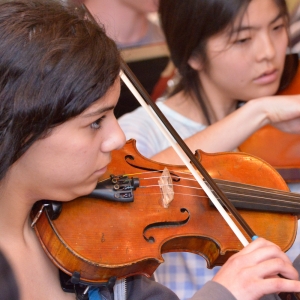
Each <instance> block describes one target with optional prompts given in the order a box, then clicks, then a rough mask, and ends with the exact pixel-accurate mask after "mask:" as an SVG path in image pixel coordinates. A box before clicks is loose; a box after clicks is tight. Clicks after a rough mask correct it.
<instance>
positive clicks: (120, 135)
mask: <svg viewBox="0 0 300 300" xmlns="http://www.w3.org/2000/svg"><path fill="white" fill-rule="evenodd" d="M125 142H126V138H125V134H124V132H123V130H122V129H121V127H120V125H119V123H118V121H117V120H116V119H114V121H113V122H112V124H111V126H110V127H109V129H108V132H107V139H105V140H104V141H103V142H102V146H101V150H102V151H103V152H111V151H113V150H117V149H121V148H122V147H123V146H124V144H125Z"/></svg>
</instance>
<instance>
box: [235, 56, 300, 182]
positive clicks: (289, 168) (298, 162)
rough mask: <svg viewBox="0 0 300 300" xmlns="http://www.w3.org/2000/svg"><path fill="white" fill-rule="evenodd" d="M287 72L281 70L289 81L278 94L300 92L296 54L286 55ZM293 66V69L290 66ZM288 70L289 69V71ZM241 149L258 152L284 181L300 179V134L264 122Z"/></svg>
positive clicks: (256, 154) (299, 68) (247, 151)
mask: <svg viewBox="0 0 300 300" xmlns="http://www.w3.org/2000/svg"><path fill="white" fill-rule="evenodd" d="M288 57H289V58H290V60H289V63H286V69H287V68H289V70H286V72H285V73H284V74H283V77H287V78H285V79H286V80H285V81H287V82H289V81H291V82H289V83H288V84H286V87H285V88H283V89H282V90H281V91H280V92H278V93H277V94H278V95H296V94H300V67H298V55H293V56H288ZM295 67H296V70H293V68H295ZM288 71H289V72H288ZM239 150H240V151H241V152H246V153H249V154H252V155H255V156H258V157H260V158H262V159H263V160H265V161H266V162H268V163H270V164H271V165H272V166H273V167H274V168H275V169H276V170H277V171H278V172H279V173H280V175H281V176H282V177H283V178H284V179H285V181H286V182H299V181H300V134H292V133H287V132H283V131H280V130H279V129H277V128H275V127H274V126H271V125H267V126H264V127H262V128H261V129H259V130H258V131H256V132H255V133H254V134H253V135H251V136H250V137H249V138H248V139H247V140H246V141H245V142H244V143H242V144H241V145H240V147H239Z"/></svg>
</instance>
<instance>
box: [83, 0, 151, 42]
mask: <svg viewBox="0 0 300 300" xmlns="http://www.w3.org/2000/svg"><path fill="white" fill-rule="evenodd" d="M86 6H87V8H88V9H89V10H90V11H91V13H92V14H93V15H94V16H95V17H96V19H97V21H99V22H100V23H103V24H104V26H105V29H106V33H107V34H108V36H110V37H111V38H112V39H113V40H115V41H116V42H117V43H119V44H124V45H126V44H131V43H135V42H137V41H139V40H140V39H141V38H142V37H143V36H144V35H145V34H146V32H147V29H148V22H149V21H148V19H147V16H146V15H145V14H143V13H139V12H138V11H135V10H134V9H132V8H130V7H128V6H125V5H123V4H122V3H119V2H116V1H112V0H98V1H97V2H96V1H93V0H87V1H86Z"/></svg>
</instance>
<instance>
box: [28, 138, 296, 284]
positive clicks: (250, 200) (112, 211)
mask: <svg viewBox="0 0 300 300" xmlns="http://www.w3.org/2000/svg"><path fill="white" fill-rule="evenodd" d="M196 156H197V159H198V160H199V161H201V163H202V164H203V165H204V166H205V168H206V169H207V171H208V172H209V174H210V175H211V176H212V177H213V178H214V179H215V181H216V183H217V184H218V186H219V187H220V188H221V189H222V191H223V192H224V193H225V194H226V196H227V197H228V198H229V199H230V200H231V201H232V202H233V203H234V204H235V206H237V207H242V209H239V212H240V213H241V215H242V216H243V217H244V219H245V220H246V221H247V223H249V225H250V226H251V228H253V229H254V231H255V232H257V234H258V235H259V236H261V237H264V238H266V239H268V240H270V241H272V242H274V243H276V244H278V245H279V246H280V247H281V249H282V250H283V251H287V250H288V249H289V248H290V247H291V246H292V244H293V242H294V239H295V236H296V231H297V216H295V215H294V214H292V212H293V213H295V214H299V213H300V195H298V194H293V193H290V192H288V187H287V185H286V183H285V181H284V180H283V179H282V178H281V176H280V175H279V174H278V173H277V172H276V171H275V170H274V168H272V167H271V166H270V165H269V164H268V163H265V162H264V161H262V160H261V159H259V158H257V157H253V156H251V155H246V154H244V153H218V154H206V153H204V152H201V151H200V150H198V151H197V153H196ZM165 168H167V170H168V171H169V173H170V175H169V176H167V178H168V180H170V181H164V182H165V184H164V185H160V184H159V181H160V180H161V178H162V172H163V170H164V169H165ZM164 187H168V188H172V190H173V196H172V192H170V191H168V190H165V189H164ZM169 196H170V198H172V199H171V200H172V201H171V202H170V203H169V205H168V207H167V206H166V205H165V204H163V202H162V199H165V198H168V197H169ZM55 206H58V207H59V208H58V209H56V208H55ZM43 207H44V209H42V208H43ZM36 215H39V218H38V220H37V221H36V224H35V227H34V228H35V231H36V234H37V236H38V238H39V240H40V242H41V244H42V246H43V248H44V250H45V251H46V253H47V255H48V256H49V257H50V259H51V260H52V261H53V263H54V264H55V265H56V266H57V267H58V268H59V269H60V270H62V271H63V272H64V273H66V274H68V275H70V276H71V277H74V274H77V278H78V280H79V281H80V282H82V283H88V284H98V283H101V282H107V281H109V280H110V278H112V277H113V278H124V277H127V276H131V275H136V274H144V275H146V276H150V275H151V274H152V273H153V272H154V271H155V270H156V268H157V267H158V266H159V265H160V264H161V263H163V258H162V253H166V252H174V251H180V252H182V251H188V252H193V253H197V254H199V255H201V256H203V257H204V258H205V259H206V261H207V265H208V267H209V268H212V267H214V266H216V265H222V264H224V263H225V261H226V260H227V259H228V258H229V257H230V256H231V255H232V254H234V253H236V252H237V251H239V250H241V249H242V248H243V245H242V244H241V242H240V241H239V240H238V239H237V237H236V236H235V235H234V233H233V232H232V230H231V229H230V228H229V226H228V225H227V224H226V222H225V221H224V220H223V218H222V217H221V215H220V214H219V212H218V211H217V210H216V209H215V208H214V207H213V206H211V205H210V200H209V199H208V198H207V196H206V194H205V193H204V192H203V190H202V189H201V188H200V187H199V185H198V184H197V182H196V181H195V180H194V178H193V176H191V174H190V172H189V170H188V169H187V168H186V166H182V165H166V164H162V163H158V162H155V161H152V160H150V159H147V158H145V157H143V156H142V155H141V154H139V153H138V151H137V149H136V146H135V141H134V140H130V141H128V142H127V143H126V145H125V147H124V148H123V149H121V150H115V151H113V153H112V161H111V163H110V164H109V165H108V169H107V172H106V173H105V174H104V175H103V176H102V177H101V178H100V179H99V182H98V184H97V187H96V189H95V191H94V192H93V193H92V194H91V195H89V196H86V197H81V198H78V199H75V200H74V201H70V202H65V203H56V202H53V204H51V203H46V204H45V202H43V201H42V202H38V203H37V204H36V205H35V207H34V208H33V210H32V213H31V217H32V219H34V218H35V217H36Z"/></svg>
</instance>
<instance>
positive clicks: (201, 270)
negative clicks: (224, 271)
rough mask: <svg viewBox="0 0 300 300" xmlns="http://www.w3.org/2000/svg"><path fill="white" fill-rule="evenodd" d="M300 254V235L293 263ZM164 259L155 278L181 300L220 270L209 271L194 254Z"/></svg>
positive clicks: (187, 297)
mask: <svg viewBox="0 0 300 300" xmlns="http://www.w3.org/2000/svg"><path fill="white" fill-rule="evenodd" d="M299 226H300V223H299ZM299 253H300V234H298V235H297V237H296V240H295V243H294V244H293V246H292V248H291V249H290V250H289V251H287V255H288V257H289V258H290V259H291V261H293V260H294V259H295V258H296V257H297V256H298V254H299ZM163 257H164V259H165V262H164V263H163V264H161V265H160V266H159V267H158V269H157V270H156V272H155V278H156V280H157V281H158V282H160V283H161V284H163V285H165V286H167V287H168V288H170V289H171V290H172V291H174V292H175V293H176V294H177V296H178V297H179V299H181V300H186V299H189V298H191V297H192V296H193V294H194V293H195V292H196V291H197V290H199V289H200V288H201V287H202V286H203V285H204V284H205V283H206V282H207V281H209V280H210V279H211V278H212V277H213V276H214V275H215V274H216V273H217V271H218V270H219V268H220V267H216V268H214V269H212V270H209V269H207V267H206V261H205V260H204V259H203V258H202V257H201V256H199V255H196V254H193V253H167V254H164V255H163Z"/></svg>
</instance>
